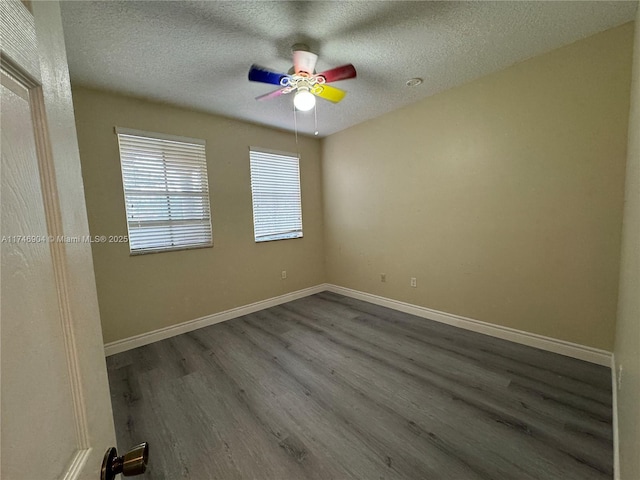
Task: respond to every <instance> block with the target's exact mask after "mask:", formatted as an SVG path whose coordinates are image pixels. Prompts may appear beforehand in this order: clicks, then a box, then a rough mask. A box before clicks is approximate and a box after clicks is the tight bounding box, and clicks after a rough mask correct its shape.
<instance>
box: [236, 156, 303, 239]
mask: <svg viewBox="0 0 640 480" xmlns="http://www.w3.org/2000/svg"><path fill="white" fill-rule="evenodd" d="M249 157H250V163H251V194H252V198H253V230H254V236H255V241H256V242H265V241H269V240H282V239H286V238H300V237H302V204H301V197H300V164H299V160H298V157H297V156H296V155H293V154H285V153H275V152H269V151H265V150H258V149H255V148H253V147H252V148H251V149H250V153H249Z"/></svg>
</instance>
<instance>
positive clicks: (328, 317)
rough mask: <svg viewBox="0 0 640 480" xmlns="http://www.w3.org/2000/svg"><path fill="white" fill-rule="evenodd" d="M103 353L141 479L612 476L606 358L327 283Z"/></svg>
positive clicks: (121, 440)
mask: <svg viewBox="0 0 640 480" xmlns="http://www.w3.org/2000/svg"><path fill="white" fill-rule="evenodd" d="M107 363H108V369H109V380H110V385H111V393H112V402H113V409H114V419H115V424H116V431H117V436H118V446H119V449H120V450H124V449H126V448H128V447H130V446H133V445H134V444H137V443H139V442H140V441H148V442H149V444H150V465H149V469H148V471H147V473H146V474H145V475H144V476H143V478H147V479H151V478H153V479H179V478H191V479H225V480H226V479H274V480H289V479H291V480H298V479H323V480H324V479H366V480H377V479H429V480H437V479H443V480H445V479H446V480H458V479H460V480H462V479H464V480H466V479H469V480H471V479H473V480H478V479H505V480H507V479H508V480H520V479H522V480H530V479H548V480H572V479H575V480H591V479H594V480H595V479H611V478H613V473H612V472H613V453H612V428H611V416H612V413H611V376H610V371H609V369H607V368H604V367H599V366H596V365H592V364H589V363H586V362H581V361H578V360H574V359H571V358H568V357H563V356H560V355H555V354H552V353H548V352H543V351H541V350H536V349H533V348H529V347H524V346H521V345H516V344H513V343H510V342H506V341H503V340H499V339H495V338H492V337H488V336H484V335H480V334H476V333H473V332H468V331H465V330H460V329H456V328H454V327H450V326H447V325H443V324H439V323H436V322H431V321H429V320H425V319H423V318H418V317H414V316H412V315H408V314H404V313H400V312H396V311H394V310H390V309H386V308H383V307H379V306H377V305H372V304H369V303H366V302H362V301H359V300H354V299H351V298H347V297H343V296H341V295H337V294H333V293H328V292H324V293H321V294H317V295H314V296H311V297H306V298H303V299H300V300H296V301H293V302H290V303H287V304H284V305H281V306H277V307H273V308H270V309H267V310H263V311H261V312H258V313H254V314H251V315H246V316H244V317H241V318H237V319H234V320H230V321H228V322H225V323H221V324H217V325H213V326H210V327H207V328H203V329H200V330H197V331H195V332H191V333H187V334H184V335H180V336H178V337H174V338H171V339H168V340H164V341H162V342H158V343H155V344H152V345H147V346H145V347H141V348H137V349H135V350H131V351H128V352H124V353H120V354H118V355H114V356H111V357H109V358H108V359H107ZM139 478H141V477H139Z"/></svg>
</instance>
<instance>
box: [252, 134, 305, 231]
mask: <svg viewBox="0 0 640 480" xmlns="http://www.w3.org/2000/svg"><path fill="white" fill-rule="evenodd" d="M254 152H255V153H256V154H264V155H274V156H277V157H284V158H285V159H287V160H294V159H295V161H296V167H297V197H298V198H299V203H298V205H297V207H298V212H299V230H297V231H291V230H289V231H285V232H282V231H281V232H278V233H274V234H270V235H261V236H258V235H257V233H258V232H257V231H256V219H257V215H256V196H255V191H254V169H253V165H252V162H253V158H252V156H253V153H254ZM249 173H250V186H251V208H252V220H253V239H254V242H255V243H265V242H275V241H279V240H295V239H299V238H304V221H303V215H302V210H303V209H302V179H301V177H302V175H301V171H300V155H299V154H297V153H292V152H283V151H278V150H271V149H268V148H263V147H255V146H250V147H249ZM292 223H295V222H292Z"/></svg>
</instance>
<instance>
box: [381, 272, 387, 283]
mask: <svg viewBox="0 0 640 480" xmlns="http://www.w3.org/2000/svg"><path fill="white" fill-rule="evenodd" d="M380 281H381V282H382V283H385V282H386V281H387V274H386V273H381V274H380Z"/></svg>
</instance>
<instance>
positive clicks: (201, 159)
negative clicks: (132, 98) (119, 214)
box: [116, 128, 212, 254]
mask: <svg viewBox="0 0 640 480" xmlns="http://www.w3.org/2000/svg"><path fill="white" fill-rule="evenodd" d="M116 133H117V135H118V145H119V147H120V162H121V165H122V181H123V185H124V197H125V205H126V211H127V226H128V228H129V248H130V250H131V253H132V254H135V253H147V252H157V251H164V250H178V249H184V248H195V247H208V246H211V245H212V237H211V213H210V206H209V186H208V181H207V161H206V157H205V142H204V140H198V139H191V138H183V137H173V136H170V135H163V134H156V133H148V132H140V131H137V130H129V129H123V128H116Z"/></svg>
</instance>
